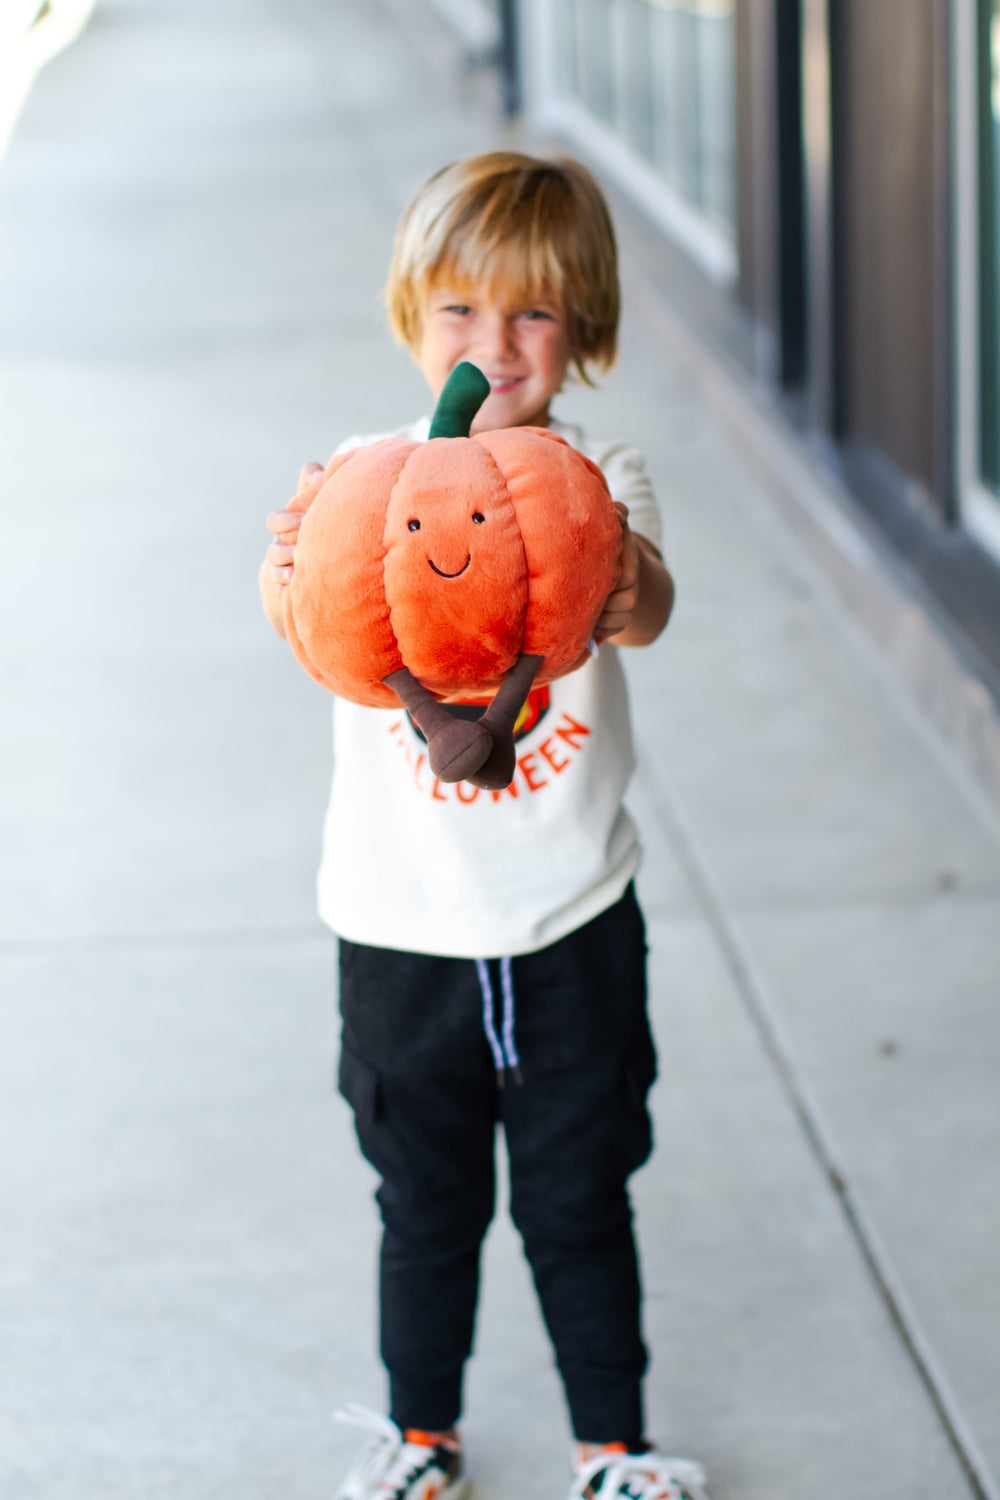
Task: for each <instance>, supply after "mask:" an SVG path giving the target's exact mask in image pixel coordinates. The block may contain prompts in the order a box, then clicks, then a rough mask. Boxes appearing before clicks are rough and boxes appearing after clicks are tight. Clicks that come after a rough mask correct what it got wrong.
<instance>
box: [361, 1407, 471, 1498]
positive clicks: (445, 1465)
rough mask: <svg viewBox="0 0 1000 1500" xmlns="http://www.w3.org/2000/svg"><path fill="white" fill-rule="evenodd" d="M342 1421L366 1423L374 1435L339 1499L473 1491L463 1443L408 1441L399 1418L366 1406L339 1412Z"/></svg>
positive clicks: (435, 1495)
mask: <svg viewBox="0 0 1000 1500" xmlns="http://www.w3.org/2000/svg"><path fill="white" fill-rule="evenodd" d="M337 1421H338V1422H350V1423H351V1424H352V1426H355V1427H365V1428H367V1429H368V1431H369V1432H370V1433H371V1437H370V1438H369V1440H368V1442H367V1443H366V1444H365V1446H364V1447H363V1448H362V1450H361V1452H360V1453H359V1454H358V1456H357V1458H356V1459H355V1460H354V1463H353V1464H352V1465H351V1467H350V1469H349V1470H348V1471H347V1473H346V1474H345V1476H344V1479H343V1482H342V1484H341V1486H340V1489H339V1490H338V1491H337V1494H336V1497H335V1500H461V1497H462V1496H464V1495H467V1494H468V1488H469V1486H468V1482H467V1481H466V1480H464V1479H463V1478H462V1454H461V1450H460V1449H459V1448H457V1447H453V1446H452V1445H451V1444H450V1443H439V1444H437V1445H436V1446H432V1445H431V1444H429V1443H408V1442H407V1441H406V1439H405V1437H404V1436H403V1434H402V1433H401V1432H400V1430H399V1428H398V1427H397V1426H396V1424H395V1422H390V1420H389V1418H388V1417H382V1416H379V1414H378V1412H374V1411H369V1410H368V1408H367V1407H365V1406H355V1405H351V1406H348V1407H346V1408H345V1409H344V1411H338V1412H337Z"/></svg>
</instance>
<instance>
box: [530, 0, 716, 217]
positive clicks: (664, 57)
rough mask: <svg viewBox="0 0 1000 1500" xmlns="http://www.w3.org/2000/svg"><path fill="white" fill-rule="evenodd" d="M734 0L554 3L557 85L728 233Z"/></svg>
mask: <svg viewBox="0 0 1000 1500" xmlns="http://www.w3.org/2000/svg"><path fill="white" fill-rule="evenodd" d="M734 11H735V0H562V3H561V4H560V5H559V8H558V10H557V15H558V18H559V33H560V42H561V43H562V44H564V45H565V46H566V47H567V48H568V50H570V51H571V53H572V57H573V66H572V68H567V69H565V71H564V73H563V80H562V81H563V83H564V85H566V86H567V92H569V93H570V94H571V95H573V96H574V97H576V98H577V99H578V100H579V101H580V103H581V104H583V105H584V106H585V107H586V108H587V109H588V110H589V111H590V112H591V113H592V114H593V115H595V116H596V117H597V118H598V119H599V120H601V121H602V123H604V124H605V125H607V126H609V127H610V128H611V129H613V130H614V131H615V132H616V134H618V135H619V136H621V137H622V138H623V139H624V140H625V141H626V142H627V144H628V145H629V146H630V147H631V149H632V150H633V151H634V152H635V153H636V155H637V156H639V157H641V158H642V159H643V160H644V161H646V162H648V163H649V164H650V165H651V166H652V167H653V168H654V169H655V170H656V172H658V173H659V175H660V176H661V177H662V178H663V179H664V181H665V182H667V183H668V184H669V185H670V187H671V188H672V189H673V190H674V192H675V193H677V194H678V196H679V197H681V198H683V199H684V201H685V202H686V203H688V204H689V205H690V206H691V207H692V208H695V209H698V210H699V211H700V212H701V213H702V214H704V215H705V217H706V218H707V219H709V220H710V221H711V222H712V223H713V224H714V225H715V226H716V227H717V228H719V229H721V230H722V231H723V232H724V233H725V234H726V236H727V238H729V239H733V238H734V237H735V214H736V193H735V55H734V49H735V38H734V30H735V16H734Z"/></svg>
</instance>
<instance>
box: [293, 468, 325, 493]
mask: <svg viewBox="0 0 1000 1500" xmlns="http://www.w3.org/2000/svg"><path fill="white" fill-rule="evenodd" d="M323 468H324V466H323V464H318V463H315V462H313V463H308V464H303V465H302V468H301V469H300V471H299V488H298V493H299V494H301V492H302V491H303V490H307V489H309V487H310V486H311V484H312V482H313V480H314V479H315V478H316V475H317V474H322V472H323Z"/></svg>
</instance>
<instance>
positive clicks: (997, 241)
mask: <svg viewBox="0 0 1000 1500" xmlns="http://www.w3.org/2000/svg"><path fill="white" fill-rule="evenodd" d="M978 22H979V26H978V30H979V36H978V46H977V55H978V71H979V80H978V82H979V89H978V93H979V99H978V104H979V310H980V316H979V331H980V332H979V403H980V404H979V434H980V448H979V462H980V470H981V474H982V479H983V482H984V483H985V484H986V485H988V486H989V488H990V489H992V490H993V491H994V492H996V491H997V490H998V489H1000V326H998V312H1000V296H998V292H1000V172H998V162H1000V0H978Z"/></svg>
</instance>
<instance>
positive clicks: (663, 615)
mask: <svg viewBox="0 0 1000 1500" xmlns="http://www.w3.org/2000/svg"><path fill="white" fill-rule="evenodd" d="M615 509H616V510H617V511H618V514H619V515H620V516H621V518H622V526H623V535H622V563H621V572H620V574H619V575H618V582H617V583H616V584H615V586H614V588H613V589H612V591H611V593H610V594H609V595H608V598H607V601H606V603H605V605H604V610H603V612H602V614H601V617H600V619H599V620H598V622H597V625H596V627H595V629H594V639H595V640H596V641H597V643H598V645H599V644H600V643H601V641H606V640H608V639H609V638H610V637H614V642H615V645H616V646H648V645H649V644H650V642H651V641H655V640H656V637H657V636H658V635H659V634H660V632H661V631H662V630H663V628H664V626H665V625H666V623H667V621H668V620H669V618H670V611H671V610H672V609H673V607H674V580H673V579H672V578H671V576H670V572H669V569H668V568H667V565H666V563H665V562H664V561H663V558H662V557H661V556H660V554H659V552H658V551H657V550H656V548H655V547H654V546H653V544H652V542H650V541H647V540H646V538H645V537H644V536H639V535H638V534H637V533H636V532H634V531H632V530H630V528H629V524H628V507H627V506H625V505H622V504H621V502H617V503H616V506H615Z"/></svg>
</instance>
